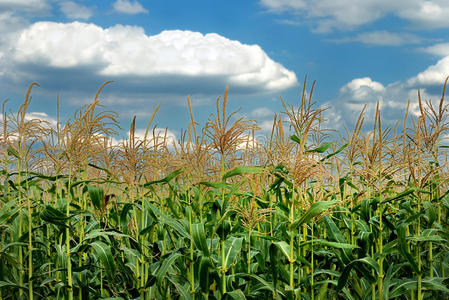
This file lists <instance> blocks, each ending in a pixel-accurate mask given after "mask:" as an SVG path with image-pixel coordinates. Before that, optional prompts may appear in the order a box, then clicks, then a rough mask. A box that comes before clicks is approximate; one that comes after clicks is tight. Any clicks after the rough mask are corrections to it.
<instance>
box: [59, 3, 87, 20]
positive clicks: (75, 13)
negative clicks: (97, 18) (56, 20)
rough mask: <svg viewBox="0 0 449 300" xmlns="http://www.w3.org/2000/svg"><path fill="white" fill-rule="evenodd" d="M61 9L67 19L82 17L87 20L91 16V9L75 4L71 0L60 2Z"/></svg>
mask: <svg viewBox="0 0 449 300" xmlns="http://www.w3.org/2000/svg"><path fill="white" fill-rule="evenodd" d="M59 5H60V7H61V11H62V12H63V13H64V14H65V15H66V17H67V18H69V19H84V20H87V19H89V18H90V17H91V16H92V10H91V9H90V8H89V7H86V6H83V5H80V4H77V3H76V2H73V1H64V2H61V3H60V4H59Z"/></svg>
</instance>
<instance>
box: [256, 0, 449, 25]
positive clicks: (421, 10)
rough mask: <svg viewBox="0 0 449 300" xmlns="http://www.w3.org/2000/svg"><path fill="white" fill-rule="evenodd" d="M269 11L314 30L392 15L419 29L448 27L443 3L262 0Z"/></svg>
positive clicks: (448, 9) (446, 4)
mask: <svg viewBox="0 0 449 300" xmlns="http://www.w3.org/2000/svg"><path fill="white" fill-rule="evenodd" d="M260 4H261V5H262V6H263V7H265V8H266V9H267V10H268V11H270V12H277V13H283V12H288V13H290V14H292V15H293V16H296V19H302V18H304V17H305V18H306V19H309V20H312V21H313V23H314V27H315V30H317V31H320V32H327V31H330V30H333V29H354V28H357V27H360V26H362V25H364V24H369V23H372V22H374V21H376V20H378V19H380V18H383V17H385V16H387V15H395V16H397V17H399V18H400V19H403V20H406V21H408V22H410V23H411V24H413V25H416V26H419V28H422V27H425V28H446V27H449V2H448V1H446V0H431V1H429V0H395V1H391V0H364V1H359V0H340V1H335V0H261V1H260Z"/></svg>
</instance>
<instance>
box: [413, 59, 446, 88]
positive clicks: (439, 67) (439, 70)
mask: <svg viewBox="0 0 449 300" xmlns="http://www.w3.org/2000/svg"><path fill="white" fill-rule="evenodd" d="M447 76H449V56H446V57H444V58H442V59H440V60H439V61H438V62H437V63H436V64H434V65H432V66H430V67H428V68H427V69H426V70H424V71H423V72H420V73H419V74H418V75H416V76H414V77H412V78H410V79H409V80H408V81H407V84H408V85H409V86H413V87H419V86H421V87H422V86H439V85H440V86H441V85H442V84H443V82H444V80H445V78H446V77H447Z"/></svg>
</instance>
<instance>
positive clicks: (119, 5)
mask: <svg viewBox="0 0 449 300" xmlns="http://www.w3.org/2000/svg"><path fill="white" fill-rule="evenodd" d="M112 7H113V8H114V9H115V10H116V11H117V12H120V13H124V14H131V15H134V14H139V13H145V14H147V13H148V10H147V9H145V8H144V7H143V6H142V5H141V4H140V3H139V2H138V1H129V0H117V1H115V2H114V3H113V4H112Z"/></svg>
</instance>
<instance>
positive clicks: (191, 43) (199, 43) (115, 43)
mask: <svg viewBox="0 0 449 300" xmlns="http://www.w3.org/2000/svg"><path fill="white" fill-rule="evenodd" d="M13 49H14V51H13V52H14V53H13V60H14V61H15V62H16V63H18V64H20V65H21V66H29V68H31V67H30V66H33V68H37V69H39V68H48V69H50V70H53V72H58V70H60V71H61V70H63V71H64V72H67V71H69V70H78V71H80V72H82V70H83V69H86V70H88V71H89V72H88V73H89V74H92V73H94V74H96V75H97V76H99V77H98V78H109V79H114V78H132V81H133V82H134V83H135V84H137V83H139V84H140V85H145V84H148V83H149V82H152V83H153V84H154V86H155V87H156V86H158V87H159V88H165V89H166V88H167V87H170V86H172V87H174V86H176V84H178V83H181V84H190V86H198V85H201V86H202V87H205V88H206V87H207V86H208V83H210V82H212V81H214V82H215V85H219V86H220V91H221V90H222V89H223V86H225V84H227V83H229V84H230V85H231V86H234V87H236V88H240V89H241V90H242V91H243V92H244V91H245V90H246V92H256V91H257V92H272V91H279V90H283V89H286V88H289V87H292V86H294V85H296V84H297V79H296V75H295V73H293V72H292V71H289V70H287V69H286V68H285V67H283V66H282V65H281V64H279V63H277V62H275V61H273V60H272V59H271V58H269V57H268V56H267V54H266V53H265V52H264V51H263V50H262V49H261V48H260V47H259V46H258V45H247V44H242V43H240V42H239V41H234V40H230V39H227V38H225V37H223V36H220V35H218V34H215V33H209V34H202V33H199V32H192V31H181V30H170V31H163V32H161V33H159V34H157V35H152V36H149V35H146V34H145V32H144V30H143V29H142V28H141V27H137V26H123V25H115V26H113V27H109V28H102V27H100V26H97V25H94V24H88V23H82V22H73V23H55V22H37V23H34V24H33V25H31V26H30V27H29V28H27V29H25V30H23V31H22V33H21V35H20V37H19V38H18V39H17V41H16V42H15V44H14V45H13ZM31 69H32V68H31ZM212 86H214V85H212ZM213 92H216V91H215V90H213Z"/></svg>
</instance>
